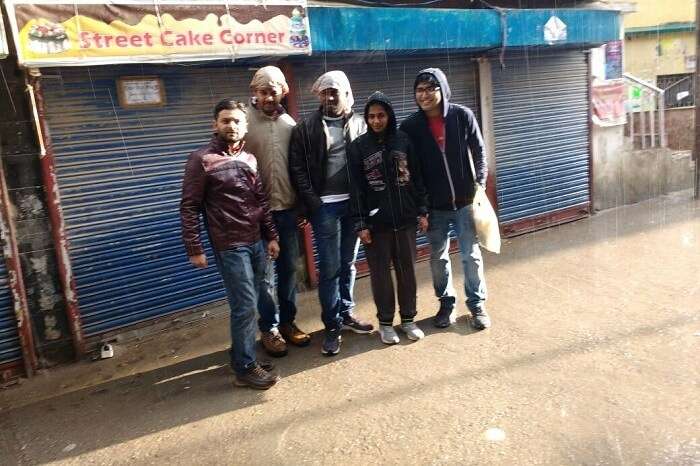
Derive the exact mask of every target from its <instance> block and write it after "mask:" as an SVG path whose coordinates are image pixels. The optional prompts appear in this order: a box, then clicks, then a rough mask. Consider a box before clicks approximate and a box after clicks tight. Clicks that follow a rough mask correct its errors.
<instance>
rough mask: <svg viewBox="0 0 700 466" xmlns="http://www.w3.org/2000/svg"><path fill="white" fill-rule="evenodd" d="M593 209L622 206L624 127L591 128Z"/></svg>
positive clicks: (594, 126)
mask: <svg viewBox="0 0 700 466" xmlns="http://www.w3.org/2000/svg"><path fill="white" fill-rule="evenodd" d="M592 131H593V134H592V138H591V151H592V154H593V157H592V159H593V160H592V165H593V166H592V172H593V209H594V210H604V209H609V208H611V207H615V206H616V205H622V204H624V202H623V193H622V171H621V170H620V157H621V154H622V152H623V151H624V150H625V148H624V144H625V137H624V133H623V131H624V126H612V127H609V128H604V127H600V126H596V125H593V126H592Z"/></svg>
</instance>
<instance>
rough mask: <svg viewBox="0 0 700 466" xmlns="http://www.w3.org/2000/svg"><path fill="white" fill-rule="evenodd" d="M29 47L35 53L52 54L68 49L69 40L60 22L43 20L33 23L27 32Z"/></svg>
mask: <svg viewBox="0 0 700 466" xmlns="http://www.w3.org/2000/svg"><path fill="white" fill-rule="evenodd" d="M27 36H28V37H29V49H30V50H31V51H32V52H36V53H45V54H54V53H62V52H65V51H66V50H68V49H70V40H69V39H68V35H67V34H66V29H65V28H64V27H63V26H62V25H61V24H56V23H52V22H50V21H43V22H41V23H39V24H34V25H32V27H31V28H30V29H29V32H28V33H27Z"/></svg>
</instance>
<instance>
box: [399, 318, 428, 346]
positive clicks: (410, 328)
mask: <svg viewBox="0 0 700 466" xmlns="http://www.w3.org/2000/svg"><path fill="white" fill-rule="evenodd" d="M401 330H403V333H405V334H406V336H407V337H408V339H409V340H413V341H418V340H422V339H423V338H425V333H423V330H421V329H419V328H418V326H417V325H416V323H415V322H404V323H403V324H401Z"/></svg>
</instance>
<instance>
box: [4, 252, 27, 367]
mask: <svg viewBox="0 0 700 466" xmlns="http://www.w3.org/2000/svg"><path fill="white" fill-rule="evenodd" d="M21 358H22V347H21V346H20V341H19V332H18V330H17V319H16V318H15V311H14V307H13V303H12V292H11V291H10V284H9V280H8V276H7V267H6V264H5V260H4V259H3V258H0V365H3V364H7V363H11V362H15V361H18V360H20V359H21Z"/></svg>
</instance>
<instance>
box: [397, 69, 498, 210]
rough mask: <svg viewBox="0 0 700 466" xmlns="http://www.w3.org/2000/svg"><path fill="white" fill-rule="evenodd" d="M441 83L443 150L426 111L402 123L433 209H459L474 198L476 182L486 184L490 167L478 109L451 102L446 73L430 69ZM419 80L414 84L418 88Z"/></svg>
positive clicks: (421, 111) (430, 72)
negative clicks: (414, 151)
mask: <svg viewBox="0 0 700 466" xmlns="http://www.w3.org/2000/svg"><path fill="white" fill-rule="evenodd" d="M423 73H429V74H431V75H433V76H434V77H435V79H436V80H437V81H438V82H439V83H440V93H441V96H442V118H443V119H444V124H445V125H444V126H445V148H444V151H443V150H441V149H440V147H439V145H438V143H437V142H436V141H435V137H434V136H433V134H432V132H431V131H430V126H429V122H428V118H427V116H426V114H425V112H424V111H423V110H421V109H419V110H418V111H417V112H415V113H413V114H412V115H410V116H409V117H408V118H406V120H404V122H403V123H402V124H401V130H402V131H404V132H406V134H408V136H409V137H410V139H411V142H412V143H413V145H414V147H415V150H416V153H417V154H418V159H419V160H420V166H421V170H422V174H423V180H424V182H425V187H426V189H427V191H428V200H429V205H430V208H431V209H437V210H457V209H460V208H462V207H464V206H467V205H470V204H471V203H472V201H473V200H474V193H475V186H474V183H475V181H476V182H477V183H479V184H481V185H482V186H485V185H486V176H487V166H486V158H485V156H484V141H483V138H482V136H481V131H480V130H479V123H478V122H477V121H476V117H475V116H474V112H472V111H471V110H470V109H468V108H467V107H464V106H462V105H458V104H453V103H451V102H450V98H451V97H452V91H451V90H450V85H449V84H448V83H447V77H446V76H445V73H443V72H442V70H440V69H439V68H427V69H424V70H422V71H420V72H419V73H418V75H420V74H423ZM417 85H418V81H416V82H415V83H414V84H413V88H414V89H415V88H416V86H417ZM469 152H471V155H472V158H473V160H474V167H475V171H476V176H474V175H473V174H472V169H471V166H470V163H469Z"/></svg>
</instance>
